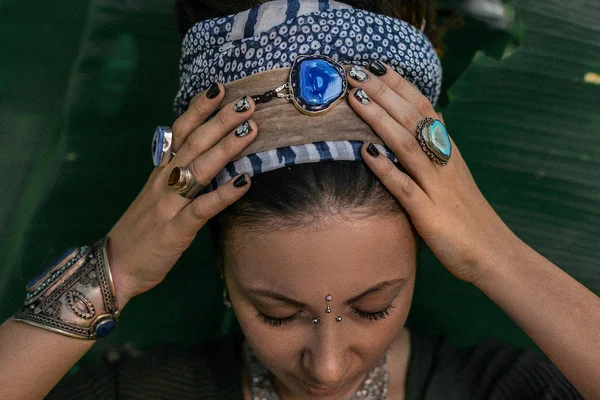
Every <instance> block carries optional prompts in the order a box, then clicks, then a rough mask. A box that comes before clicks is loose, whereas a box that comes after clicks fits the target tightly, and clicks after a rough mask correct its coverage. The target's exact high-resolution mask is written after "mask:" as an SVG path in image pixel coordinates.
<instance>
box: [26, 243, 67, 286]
mask: <svg viewBox="0 0 600 400" xmlns="http://www.w3.org/2000/svg"><path fill="white" fill-rule="evenodd" d="M75 250H76V248H75V247H71V248H70V249H69V250H67V251H65V252H64V253H63V254H62V255H61V256H60V257H58V258H57V259H56V260H54V262H52V264H50V265H49V266H48V267H46V268H44V269H43V271H42V272H40V273H39V274H38V275H37V276H36V277H35V278H33V279H31V280H30V281H29V282H27V286H26V290H31V289H33V287H34V286H35V284H36V283H37V282H38V280H40V279H41V278H42V277H43V276H44V275H46V274H47V273H48V272H49V271H50V270H51V269H52V268H54V267H56V266H57V265H58V264H60V263H61V262H62V261H64V260H65V259H66V258H67V257H69V256H70V255H71V253H72V252H73V251H75Z"/></svg>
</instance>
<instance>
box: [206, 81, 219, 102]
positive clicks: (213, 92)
mask: <svg viewBox="0 0 600 400" xmlns="http://www.w3.org/2000/svg"><path fill="white" fill-rule="evenodd" d="M220 92H221V89H219V85H217V82H213V84H212V85H210V87H209V88H208V90H207V91H206V98H208V99H214V98H215V97H217V96H218V95H219V93H220Z"/></svg>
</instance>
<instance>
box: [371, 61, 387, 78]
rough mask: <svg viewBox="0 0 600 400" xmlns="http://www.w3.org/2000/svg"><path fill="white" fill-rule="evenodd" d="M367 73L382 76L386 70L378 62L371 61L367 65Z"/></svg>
mask: <svg viewBox="0 0 600 400" xmlns="http://www.w3.org/2000/svg"><path fill="white" fill-rule="evenodd" d="M369 71H371V72H372V73H373V74H375V75H377V76H383V75H385V73H386V72H387V68H386V67H385V65H383V63H382V62H381V61H379V60H373V61H371V62H370V63H369Z"/></svg>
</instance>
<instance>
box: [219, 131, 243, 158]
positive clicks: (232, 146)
mask: <svg viewBox="0 0 600 400" xmlns="http://www.w3.org/2000/svg"><path fill="white" fill-rule="evenodd" d="M234 139H236V137H235V136H233V135H228V136H227V137H226V138H225V139H223V140H221V142H220V144H219V146H218V150H217V151H218V152H219V157H224V158H228V159H229V158H230V155H233V154H237V153H239V152H240V150H239V147H238V145H237V144H238V141H237V140H234Z"/></svg>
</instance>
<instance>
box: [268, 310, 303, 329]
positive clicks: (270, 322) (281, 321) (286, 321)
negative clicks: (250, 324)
mask: <svg viewBox="0 0 600 400" xmlns="http://www.w3.org/2000/svg"><path fill="white" fill-rule="evenodd" d="M299 316H300V313H296V314H294V315H292V316H291V317H285V318H273V317H268V316H266V315H265V314H263V313H261V312H259V313H258V318H260V320H261V321H262V322H264V323H265V324H267V325H271V326H281V325H285V324H289V323H290V322H294V321H295V320H297V319H298V317H299Z"/></svg>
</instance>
